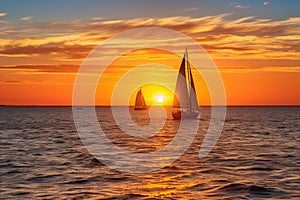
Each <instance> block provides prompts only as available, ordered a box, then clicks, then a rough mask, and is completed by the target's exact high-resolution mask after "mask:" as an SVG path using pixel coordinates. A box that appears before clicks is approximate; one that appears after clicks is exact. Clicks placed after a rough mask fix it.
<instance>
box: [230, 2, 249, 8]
mask: <svg viewBox="0 0 300 200" xmlns="http://www.w3.org/2000/svg"><path fill="white" fill-rule="evenodd" d="M229 6H233V7H235V8H250V7H252V6H251V5H242V4H239V3H237V2H233V3H230V4H229Z"/></svg>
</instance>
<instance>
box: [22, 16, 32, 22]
mask: <svg viewBox="0 0 300 200" xmlns="http://www.w3.org/2000/svg"><path fill="white" fill-rule="evenodd" d="M31 19H32V16H28V17H22V18H20V20H22V21H28V20H31Z"/></svg>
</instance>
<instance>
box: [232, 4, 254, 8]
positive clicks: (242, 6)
mask: <svg viewBox="0 0 300 200" xmlns="http://www.w3.org/2000/svg"><path fill="white" fill-rule="evenodd" d="M235 7H236V8H250V7H251V6H250V5H240V4H238V5H235Z"/></svg>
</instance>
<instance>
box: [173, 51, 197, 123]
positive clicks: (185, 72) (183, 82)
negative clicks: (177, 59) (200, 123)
mask: <svg viewBox="0 0 300 200" xmlns="http://www.w3.org/2000/svg"><path fill="white" fill-rule="evenodd" d="M199 114H200V109H199V105H198V100H197V95H196V89H195V84H194V80H193V76H192V70H191V67H190V63H189V61H188V53H187V49H186V51H185V54H184V56H183V59H182V62H181V65H180V69H179V72H178V76H177V82H176V88H175V94H174V100H173V111H172V116H173V119H175V120H180V119H198V117H199Z"/></svg>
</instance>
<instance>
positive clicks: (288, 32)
mask: <svg viewBox="0 0 300 200" xmlns="http://www.w3.org/2000/svg"><path fill="white" fill-rule="evenodd" d="M60 23H61V24H60ZM60 23H56V24H54V23H51V24H49V26H48V29H51V30H52V31H54V33H48V32H47V33H42V32H43V31H45V26H44V25H43V26H42V24H38V23H32V24H30V25H28V26H30V27H31V29H30V30H28V31H34V32H35V33H36V32H39V31H41V33H40V34H34V35H31V34H28V33H26V34H25V33H20V34H19V35H15V36H10V35H9V32H8V33H2V36H3V37H1V39H0V61H1V62H0V91H1V92H0V104H5V105H71V104H72V90H73V83H74V80H75V76H76V72H77V70H78V68H79V66H80V64H81V63H82V62H83V60H84V58H85V57H86V56H87V55H88V53H89V52H90V51H91V50H92V49H93V48H94V47H95V46H96V45H98V44H99V43H101V42H102V41H104V40H105V39H107V38H109V37H110V36H113V35H114V34H117V33H118V32H120V31H124V30H129V29H131V28H136V27H145V26H155V27H166V28H170V29H173V30H177V31H179V32H182V33H185V34H187V35H189V36H190V37H192V38H193V39H194V40H196V41H197V42H198V43H199V44H201V45H202V46H203V47H204V48H205V49H206V50H207V51H208V53H209V54H210V56H211V57H212V59H213V60H214V62H215V63H216V65H217V66H218V68H219V70H220V73H221V76H222V78H223V81H224V85H225V89H226V94H227V104H228V105H300V89H299V85H300V78H299V77H300V76H299V75H300V62H299V61H300V54H299V46H300V42H299V40H300V36H299V32H300V25H299V23H300V18H297V17H294V18H288V19H283V20H267V19H256V18H254V17H251V16H249V17H241V18H238V19H234V20H232V19H231V20H230V19H228V18H227V15H226V14H221V15H216V16H206V17H182V16H175V17H161V18H148V19H147V20H146V19H143V18H136V19H128V20H102V19H101V20H100V21H97V22H95V21H91V22H87V23H84V24H83V22H80V21H78V22H76V21H72V25H73V26H74V27H75V26H76V25H78V27H79V25H82V26H80V27H79V28H78V29H76V31H75V29H74V31H73V32H72V31H71V32H70V30H72V27H71V28H69V29H70V30H67V31H63V30H61V29H62V25H63V22H60ZM74 27H73V28H74ZM66 29H68V27H66ZM99 30H101V31H99ZM48 31H50V30H48ZM5 34H6V35H5ZM107 49H108V51H109V52H114V51H115V50H116V49H114V47H113V46H111V47H107ZM133 58H134V59H133ZM108 59H109V54H108ZM147 62H157V63H160V64H164V65H167V66H170V67H172V68H174V69H178V68H179V65H180V62H181V58H180V57H178V56H174V55H172V54H170V53H166V52H162V51H154V50H152V51H151V50H141V51H140V52H138V54H137V52H131V53H129V55H124V57H121V58H119V59H118V60H115V61H114V62H113V63H112V65H111V66H110V68H109V69H108V70H107V71H106V72H105V74H104V77H103V79H102V82H101V81H100V83H101V84H100V85H99V87H98V90H97V94H96V104H97V105H109V104H110V97H111V91H112V88H113V86H114V84H115V81H117V80H118V78H119V77H120V76H121V75H122V74H124V73H125V72H127V71H128V70H129V69H131V68H132V67H135V66H138V65H140V64H145V63H147ZM154 69H156V68H154ZM154 73H155V72H154ZM157 73H158V74H160V73H161V72H159V71H158V72H157ZM195 76H196V89H197V93H198V100H199V103H200V104H201V105H209V104H210V98H209V93H208V90H207V88H206V85H205V83H204V82H203V80H201V77H200V76H198V77H197V74H195ZM174 84H175V83H174ZM151 90H152V91H151ZM153 90H159V87H153V88H152V89H151V87H150V86H148V92H147V90H146V91H145V93H146V96H147V97H146V101H148V102H151V101H152V100H151V98H153V97H151V95H154V94H153ZM103 91H105V92H103ZM164 93H166V92H164ZM99 94H101V95H100V97H99ZM103 94H105V95H103ZM169 102H171V101H169ZM152 103H153V102H152Z"/></svg>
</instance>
